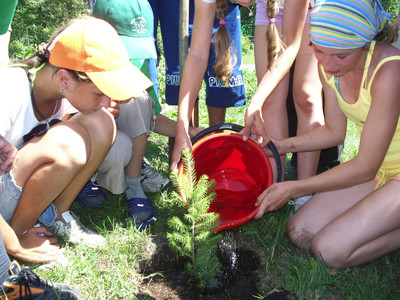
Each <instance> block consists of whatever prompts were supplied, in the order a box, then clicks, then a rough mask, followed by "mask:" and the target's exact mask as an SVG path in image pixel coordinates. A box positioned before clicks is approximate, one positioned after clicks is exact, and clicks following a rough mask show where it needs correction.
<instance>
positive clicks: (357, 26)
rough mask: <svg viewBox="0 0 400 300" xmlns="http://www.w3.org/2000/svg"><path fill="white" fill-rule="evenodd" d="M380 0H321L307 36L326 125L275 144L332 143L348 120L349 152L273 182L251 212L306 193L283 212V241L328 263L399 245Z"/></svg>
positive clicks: (391, 87)
mask: <svg viewBox="0 0 400 300" xmlns="http://www.w3.org/2000/svg"><path fill="white" fill-rule="evenodd" d="M389 19H390V15H388V14H387V13H386V12H384V11H383V9H382V6H381V4H380V3H379V1H378V0H320V1H317V2H316V5H315V7H314V8H313V11H312V13H311V29H310V40H311V42H312V47H313V50H314V53H315V55H316V57H317V59H318V62H319V74H320V79H321V82H322V85H323V90H324V93H325V112H326V120H325V125H323V126H321V127H319V128H317V129H315V130H314V131H312V132H310V133H308V134H305V135H302V136H297V137H293V138H289V139H284V140H281V141H276V144H277V147H278V149H279V152H280V153H282V154H283V153H287V152H302V151H312V150H319V149H323V148H327V147H330V146H333V145H337V144H340V143H342V142H343V141H344V139H345V136H346V124H347V119H350V120H351V121H353V122H354V123H355V124H356V127H357V129H358V130H359V131H360V134H361V137H360V144H359V150H358V154H357V156H356V157H355V158H354V159H352V160H350V161H348V162H345V163H342V164H341V165H339V166H337V167H334V168H332V169H330V170H328V171H326V172H324V173H322V174H320V175H317V176H314V177H310V178H307V179H303V180H299V181H286V182H283V183H277V184H274V185H272V186H271V187H270V188H268V189H267V190H265V191H264V192H263V193H262V194H261V195H260V197H259V199H258V202H257V203H256V204H257V205H260V209H259V211H258V214H257V216H256V217H257V218H260V217H261V216H262V215H263V214H264V213H265V212H266V211H273V210H277V209H279V208H280V207H282V206H283V205H284V204H285V203H286V202H287V201H288V199H289V198H290V197H294V196H297V195H301V194H305V193H315V194H314V196H313V197H312V198H311V199H310V200H309V201H308V202H307V203H306V204H305V205H304V206H303V207H302V208H301V209H300V210H299V211H298V212H297V213H295V214H294V215H293V217H291V219H290V220H289V222H288V224H287V232H288V235H289V238H290V239H291V240H292V242H293V243H295V244H296V245H297V246H299V247H301V248H303V249H311V251H312V252H313V253H314V255H315V256H317V257H318V258H319V259H321V260H323V261H325V262H326V263H327V264H329V265H331V266H333V267H335V268H342V267H349V266H354V265H360V264H363V263H366V262H369V261H371V260H373V259H376V258H378V257H381V256H383V255H385V254H388V253H390V252H392V251H394V250H396V249H398V248H400V219H399V217H398V216H399V214H400V196H399V191H400V183H399V181H400V154H399V153H400V121H399V114H400V101H399V99H400V50H399V49H397V48H395V47H393V46H392V45H391V43H392V42H393V36H394V35H393V30H392V28H391V27H390V25H389V24H388V20H389Z"/></svg>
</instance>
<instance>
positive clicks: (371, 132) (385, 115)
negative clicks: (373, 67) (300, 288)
mask: <svg viewBox="0 0 400 300" xmlns="http://www.w3.org/2000/svg"><path fill="white" fill-rule="evenodd" d="M396 74H397V75H396ZM324 88H325V87H324ZM371 96H372V104H371V108H370V111H369V113H368V117H367V120H366V122H365V126H364V129H363V132H362V135H361V137H360V146H359V151H358V154H357V157H355V158H354V159H352V160H350V161H348V162H345V163H342V164H340V165H339V166H336V167H335V168H332V169H330V170H328V171H326V172H324V173H322V174H319V175H317V176H313V177H309V178H307V179H303V180H299V181H286V182H283V183H278V184H273V185H272V186H271V187H270V188H268V189H267V190H265V191H264V192H263V193H262V194H261V195H260V196H259V198H258V201H257V203H256V204H257V205H258V204H260V205H261V207H260V209H259V212H258V213H257V216H256V217H257V218H260V217H261V216H262V215H263V214H264V213H265V212H266V211H272V210H276V209H279V208H280V207H282V206H283V205H284V204H285V203H286V202H287V201H288V200H289V198H291V197H296V196H300V195H304V194H311V193H317V192H325V191H332V190H338V189H344V188H347V187H351V186H356V185H358V184H361V183H365V182H368V181H370V180H373V179H374V178H375V176H376V173H377V171H378V169H379V167H380V166H381V164H382V161H383V159H384V157H385V155H386V153H387V150H388V148H389V145H390V143H391V141H392V138H393V135H394V132H395V130H396V126H397V123H398V119H399V114H400V101H399V99H400V62H399V61H393V62H387V63H385V64H384V65H383V66H382V67H381V68H380V70H379V71H378V72H377V74H376V76H375V79H374V82H373V86H372V88H371ZM333 121H334V120H331V121H330V122H333Z"/></svg>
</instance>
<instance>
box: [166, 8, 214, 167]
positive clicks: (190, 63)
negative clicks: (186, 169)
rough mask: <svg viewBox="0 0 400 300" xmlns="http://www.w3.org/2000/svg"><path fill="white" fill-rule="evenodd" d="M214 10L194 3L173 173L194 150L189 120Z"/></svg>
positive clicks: (203, 62) (200, 79)
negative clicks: (181, 161)
mask: <svg viewBox="0 0 400 300" xmlns="http://www.w3.org/2000/svg"><path fill="white" fill-rule="evenodd" d="M215 9H216V5H215V3H212V4H210V3H206V2H203V1H202V0H196V1H195V14H194V21H193V33H192V41H191V45H190V51H189V54H188V56H187V58H186V62H185V69H184V71H183V77H182V82H181V87H180V90H179V110H178V119H177V126H176V137H175V146H174V150H173V153H172V163H171V170H174V169H175V167H176V165H177V163H178V162H179V160H180V157H181V153H182V150H184V149H189V148H191V143H190V138H189V133H188V130H189V120H190V119H191V116H192V111H193V107H194V103H195V101H196V98H197V95H198V94H199V91H200V88H201V84H202V81H203V77H204V74H205V72H206V69H207V63H208V56H209V52H210V45H211V37H212V30H213V24H214V17H215Z"/></svg>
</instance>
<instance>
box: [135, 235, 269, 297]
mask: <svg viewBox="0 0 400 300" xmlns="http://www.w3.org/2000/svg"><path fill="white" fill-rule="evenodd" d="M223 241H224V242H226V243H230V242H231V241H229V240H228V241H226V240H223ZM152 244H153V245H152V246H150V247H149V258H148V259H146V260H144V261H142V262H141V263H140V265H139V271H140V272H141V273H142V274H143V275H144V277H145V279H144V280H143V282H142V285H141V292H142V295H141V298H142V299H149V298H150V299H157V300H163V299H172V300H174V299H218V300H224V299H255V297H254V296H257V295H258V296H260V295H262V294H263V291H262V288H263V287H265V285H264V284H263V277H265V276H261V275H262V272H263V270H264V266H265V264H264V263H263V259H262V256H261V255H260V251H257V249H255V247H254V246H253V245H251V246H250V247H249V244H247V245H246V243H240V244H238V243H236V241H235V242H234V243H233V245H234V247H232V245H231V248H232V249H229V251H228V253H224V255H222V256H221V257H220V260H221V263H222V266H223V270H222V271H221V273H220V275H219V282H220V284H219V286H217V287H214V288H209V289H200V288H198V287H197V282H196V280H195V279H194V278H192V277H190V276H189V275H188V274H187V273H186V272H185V264H186V261H185V260H184V259H182V258H181V257H179V256H177V255H176V254H175V253H173V252H172V251H171V250H170V247H169V245H168V241H167V240H166V238H165V237H154V239H153V243H152ZM225 250H226V249H225ZM264 272H265V270H264Z"/></svg>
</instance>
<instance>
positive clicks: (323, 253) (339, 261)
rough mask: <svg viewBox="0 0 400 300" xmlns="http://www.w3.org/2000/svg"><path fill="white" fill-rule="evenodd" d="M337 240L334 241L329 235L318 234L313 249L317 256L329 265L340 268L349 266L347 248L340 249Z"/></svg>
mask: <svg viewBox="0 0 400 300" xmlns="http://www.w3.org/2000/svg"><path fill="white" fill-rule="evenodd" d="M338 244H340V243H338V242H337V241H332V239H330V238H329V237H326V236H319V235H316V236H315V238H314V239H313V240H312V243H311V251H312V253H313V254H314V256H315V257H316V258H318V259H319V260H321V261H323V262H324V263H326V264H327V265H329V266H331V267H333V268H335V269H340V268H344V267H346V266H348V259H347V256H346V253H347V251H345V249H338V248H337V245H338Z"/></svg>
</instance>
